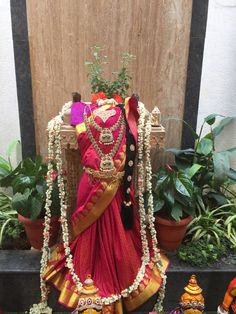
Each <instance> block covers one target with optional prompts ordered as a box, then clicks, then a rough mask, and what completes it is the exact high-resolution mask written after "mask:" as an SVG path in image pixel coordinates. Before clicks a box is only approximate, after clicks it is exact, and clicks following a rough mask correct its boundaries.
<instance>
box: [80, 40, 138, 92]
mask: <svg viewBox="0 0 236 314" xmlns="http://www.w3.org/2000/svg"><path fill="white" fill-rule="evenodd" d="M103 50H104V49H103V48H101V47H98V46H94V47H92V48H91V53H92V56H93V60H92V61H86V62H85V64H86V65H88V67H89V74H88V75H89V78H90V85H91V91H92V93H98V92H104V93H105V94H106V96H107V97H108V98H111V97H112V95H113V94H117V95H120V96H122V98H125V97H126V96H127V95H128V89H129V87H130V81H131V79H132V77H131V75H130V74H129V71H128V66H129V64H130V62H131V61H133V60H134V59H135V56H134V55H132V54H130V53H128V52H124V53H123V54H122V59H121V64H122V66H121V69H120V70H119V71H118V72H113V75H115V77H116V78H115V80H113V81H109V80H106V79H104V78H103V73H104V70H103V66H104V65H106V64H108V63H109V62H108V61H107V56H106V55H104V54H103V53H102V52H103Z"/></svg>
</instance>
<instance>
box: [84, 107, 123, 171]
mask: <svg viewBox="0 0 236 314" xmlns="http://www.w3.org/2000/svg"><path fill="white" fill-rule="evenodd" d="M84 124H85V127H86V131H87V134H88V137H89V140H90V142H91V143H92V145H93V148H94V149H95V151H96V153H97V154H98V156H99V157H100V158H101V161H100V170H101V171H104V172H106V173H114V171H115V166H114V161H113V157H114V156H115V154H116V152H117V150H118V149H119V146H120V144H121V141H122V138H123V135H124V130H125V121H124V118H123V116H122V119H121V127H120V131H119V135H118V137H117V140H116V143H115V145H114V146H113V148H112V150H111V151H110V153H108V154H104V153H103V151H102V150H101V148H100V147H99V146H98V144H97V142H96V140H95V138H94V136H93V134H92V131H91V129H90V127H89V122H88V116H87V114H86V112H85V111H84Z"/></svg>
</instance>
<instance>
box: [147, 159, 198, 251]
mask: <svg viewBox="0 0 236 314" xmlns="http://www.w3.org/2000/svg"><path fill="white" fill-rule="evenodd" d="M153 177H154V184H153V199H154V211H155V213H156V229H157V237H158V241H159V244H160V246H161V248H162V249H164V250H166V251H174V250H176V249H177V248H178V247H179V246H180V244H181V242H182V240H183V238H184V235H185V233H186V228H187V225H188V224H189V223H190V221H191V220H192V217H193V216H194V215H195V187H194V184H193V182H192V180H191V176H190V175H188V173H187V172H185V171H183V170H177V169H176V168H174V167H171V166H170V165H168V164H167V165H166V166H165V168H161V169H160V170H159V171H158V173H157V174H154V175H153Z"/></svg>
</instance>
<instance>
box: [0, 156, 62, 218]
mask: <svg viewBox="0 0 236 314" xmlns="http://www.w3.org/2000/svg"><path fill="white" fill-rule="evenodd" d="M46 176H47V165H46V163H43V162H42V157H41V156H37V157H36V158H35V160H32V159H31V158H26V159H24V160H22V161H21V162H20V163H19V165H18V166H17V167H16V168H15V169H10V170H9V172H8V174H7V175H5V176H4V177H2V178H1V179H0V186H1V187H11V188H12V190H13V197H12V207H13V209H14V210H15V211H17V212H18V213H19V214H21V215H22V216H24V217H27V218H30V219H36V218H43V217H44V214H45V211H44V205H45V199H46V190H47V186H46ZM54 183H55V184H54V188H53V191H52V207H51V208H52V215H53V216H57V215H59V213H60V202H59V193H58V187H57V184H56V173H55V181H54Z"/></svg>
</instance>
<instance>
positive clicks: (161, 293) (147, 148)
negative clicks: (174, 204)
mask: <svg viewBox="0 0 236 314" xmlns="http://www.w3.org/2000/svg"><path fill="white" fill-rule="evenodd" d="M151 130H152V125H151V116H150V115H149V116H148V118H147V121H146V125H145V131H146V134H145V142H144V149H145V155H146V160H145V163H146V189H147V193H148V204H147V207H148V223H149V229H150V234H151V238H152V248H153V252H154V260H155V263H156V265H157V267H158V269H159V272H160V275H161V278H162V285H161V287H160V290H159V294H158V299H157V302H156V304H155V306H154V309H153V310H154V311H156V312H158V313H160V312H161V311H163V307H162V303H163V300H164V297H165V286H166V274H165V272H164V270H163V265H162V261H161V255H160V251H159V249H158V241H157V235H156V229H155V226H154V222H155V217H154V215H153V195H152V166H151V145H150V135H151Z"/></svg>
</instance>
